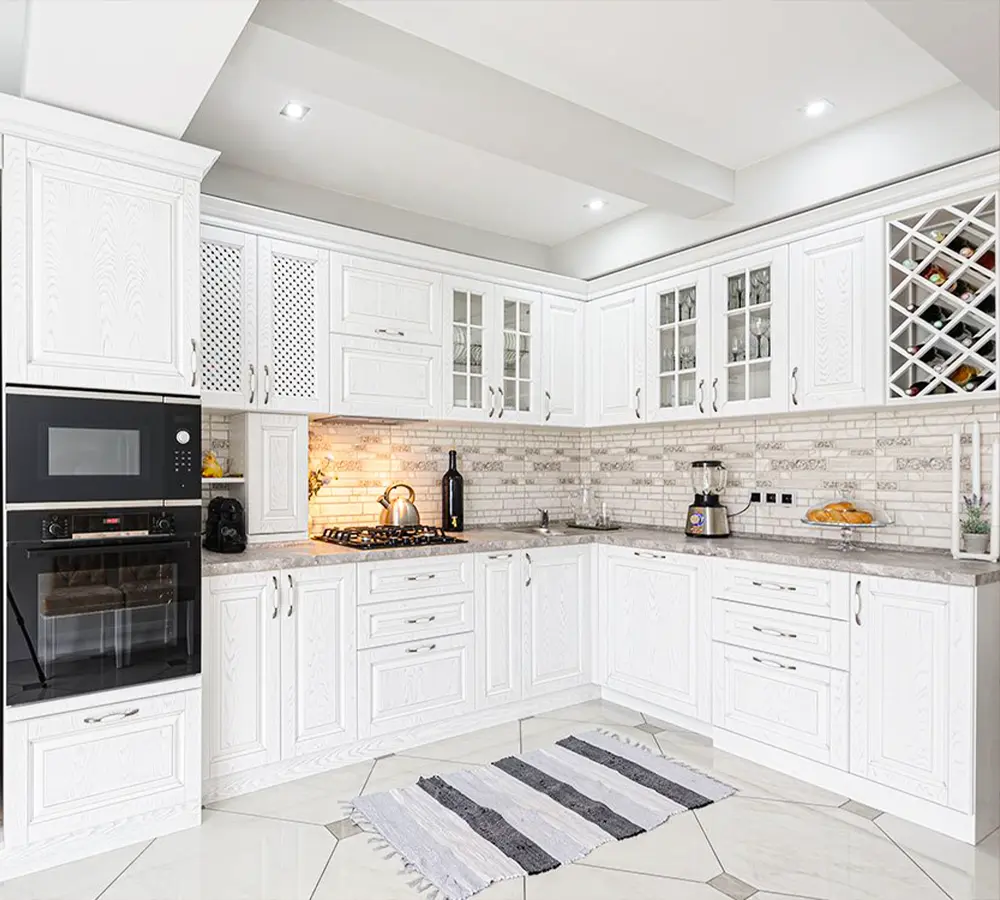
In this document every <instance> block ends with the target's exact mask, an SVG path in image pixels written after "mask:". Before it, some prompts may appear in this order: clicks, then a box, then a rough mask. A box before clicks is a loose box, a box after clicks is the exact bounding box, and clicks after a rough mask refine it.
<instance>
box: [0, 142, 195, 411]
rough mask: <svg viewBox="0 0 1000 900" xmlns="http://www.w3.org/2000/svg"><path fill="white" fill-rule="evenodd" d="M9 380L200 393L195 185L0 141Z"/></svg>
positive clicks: (72, 153) (67, 152)
mask: <svg viewBox="0 0 1000 900" xmlns="http://www.w3.org/2000/svg"><path fill="white" fill-rule="evenodd" d="M2 189H3V194H2V202H0V209H2V228H0V242H2V243H0V255H2V257H3V274H2V283H0V293H2V294H3V318H4V323H3V328H4V340H3V354H4V373H5V378H6V380H7V381H8V382H19V383H23V384H38V385H44V386H46V387H55V386H61V387H76V388H94V389H99V390H100V389H108V390H132V391H149V392H154V393H169V394H190V395H197V394H198V393H199V391H200V389H201V383H200V354H201V345H200V340H201V335H200V329H199V302H198V210H199V183H198V181H196V180H194V179H191V178H185V177H182V176H181V175H174V174H168V172H166V171H161V170H154V169H149V168H143V167H141V166H138V165H133V164H129V163H125V162H119V161H115V160H112V159H106V158H103V157H100V156H94V155H91V154H89V153H82V152H78V151H76V150H71V149H68V148H67V147H62V146H59V147H57V146H50V145H47V144H42V143H38V142H35V141H30V140H25V139H23V138H18V137H14V136H10V135H5V136H4V139H3V188H2Z"/></svg>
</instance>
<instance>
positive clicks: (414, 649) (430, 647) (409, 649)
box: [406, 644, 437, 653]
mask: <svg viewBox="0 0 1000 900" xmlns="http://www.w3.org/2000/svg"><path fill="white" fill-rule="evenodd" d="M435 647H437V644H426V645H425V646H423V647H407V648H406V652H407V653H420V652H421V651H422V650H433V649H434V648H435Z"/></svg>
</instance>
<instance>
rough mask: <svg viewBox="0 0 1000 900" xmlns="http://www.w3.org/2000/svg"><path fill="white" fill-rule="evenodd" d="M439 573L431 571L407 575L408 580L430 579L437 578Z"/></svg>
mask: <svg viewBox="0 0 1000 900" xmlns="http://www.w3.org/2000/svg"><path fill="white" fill-rule="evenodd" d="M436 577H437V574H436V573H435V572H431V573H430V575H407V576H406V580H407V581H430V580H431V579H432V578H436Z"/></svg>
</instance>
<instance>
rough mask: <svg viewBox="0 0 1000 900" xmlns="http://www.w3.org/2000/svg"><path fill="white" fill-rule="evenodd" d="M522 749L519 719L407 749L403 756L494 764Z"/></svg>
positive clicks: (401, 754)
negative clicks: (495, 761)
mask: <svg viewBox="0 0 1000 900" xmlns="http://www.w3.org/2000/svg"><path fill="white" fill-rule="evenodd" d="M520 751H521V731H520V728H519V724H518V723H517V722H507V723H505V724H503V725H496V726H494V727H493V728H484V729H482V730H481V731H474V732H472V734H466V735H462V736H461V737H456V738H449V739H447V740H444V741H435V742H434V743H433V744H422V745H421V746H419V747H414V748H413V749H412V750H404V751H402V752H401V753H400V754H399V755H400V756H417V757H421V758H423V759H447V760H452V761H454V762H467V763H491V762H493V761H494V760H497V759H501V758H503V757H504V756H513V755H515V754H517V753H519V752H520Z"/></svg>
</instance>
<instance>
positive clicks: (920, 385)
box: [906, 381, 948, 397]
mask: <svg viewBox="0 0 1000 900" xmlns="http://www.w3.org/2000/svg"><path fill="white" fill-rule="evenodd" d="M928 385H930V382H929V381H914V382H913V384H911V385H910V386H909V387H908V388H907V389H906V393H907V394H908V395H909V396H910V397H916V396H917V394H919V393H920V392H921V391H922V390H924V388H926V387H927V386H928ZM947 392H948V388H947V387H945V385H943V384H940V383H939V384H936V385H934V390H932V391H931V392H930V393H931V394H945V393H947ZM925 396H926V395H925Z"/></svg>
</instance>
